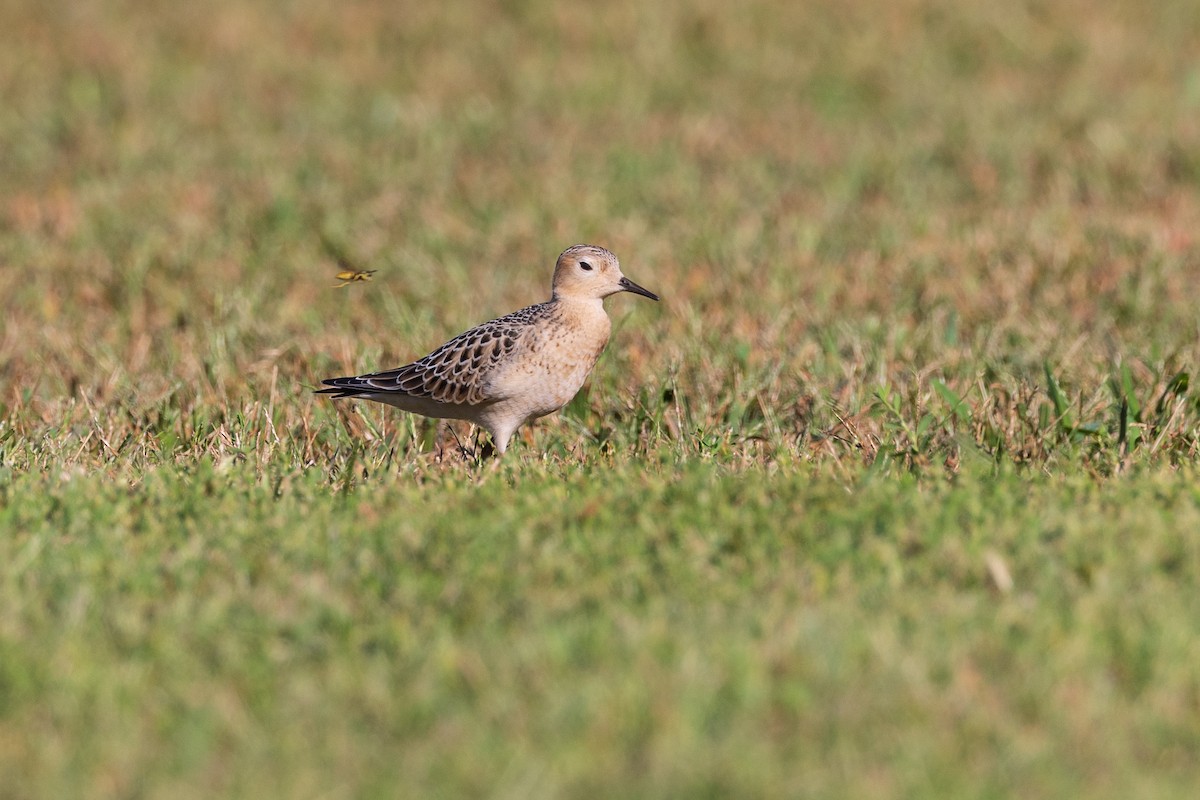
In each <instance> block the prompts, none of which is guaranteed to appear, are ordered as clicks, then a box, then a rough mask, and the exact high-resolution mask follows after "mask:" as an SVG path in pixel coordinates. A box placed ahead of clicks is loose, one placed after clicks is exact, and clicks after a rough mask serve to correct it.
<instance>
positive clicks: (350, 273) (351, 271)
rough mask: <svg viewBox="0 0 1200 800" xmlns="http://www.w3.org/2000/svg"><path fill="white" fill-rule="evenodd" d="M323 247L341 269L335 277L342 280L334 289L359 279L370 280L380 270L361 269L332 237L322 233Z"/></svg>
mask: <svg viewBox="0 0 1200 800" xmlns="http://www.w3.org/2000/svg"><path fill="white" fill-rule="evenodd" d="M321 247H322V248H323V249H324V250H325V252H326V254H328V255H329V256H330V257H331V258H333V260H334V261H336V262H337V265H338V269H339V270H341V271H340V272H339V273H338V274H337V275H335V276H334V277H335V278H337V280H339V281H341V283H339V284H338V285H337V286H334V287H333V288H334V289H340V288H342V287H343V286H349V285H350V284H352V283H355V282H358V281H369V280H371V276H372V275H374V274H375V273H376V272H378V271H379V270H375V269H359V268H358V266H357V265H356V264H355V263H354V262H353V261H351V260H350V258H349V257H348V256H347V255H346V253H345V252H344V251H343V250H342V248H341V247H339V246H338V245H337V244H336V243H335V242H334V241H333V240H332V239H330V238H328V237H326V236H325V235H324V234H322V235H321Z"/></svg>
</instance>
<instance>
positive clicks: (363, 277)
mask: <svg viewBox="0 0 1200 800" xmlns="http://www.w3.org/2000/svg"><path fill="white" fill-rule="evenodd" d="M378 271H379V270H375V269H344V270H342V271H341V272H339V273H338V274H337V275H335V276H334V277H335V278H337V279H338V280H339V281H341V283H339V284H338V285H337V286H334V287H333V288H334V289H340V288H342V287H343V286H349V285H350V284H352V283H354V282H355V281H369V280H371V276H372V275H374V274H375V273H376V272H378Z"/></svg>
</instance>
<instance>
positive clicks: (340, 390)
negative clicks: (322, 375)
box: [313, 378, 372, 400]
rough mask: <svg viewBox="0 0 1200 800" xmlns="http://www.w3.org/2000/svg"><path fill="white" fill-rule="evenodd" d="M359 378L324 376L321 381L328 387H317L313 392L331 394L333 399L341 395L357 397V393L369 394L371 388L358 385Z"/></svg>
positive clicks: (359, 382)
mask: <svg viewBox="0 0 1200 800" xmlns="http://www.w3.org/2000/svg"><path fill="white" fill-rule="evenodd" d="M361 380H362V379H361V378H326V379H325V380H323V381H321V383H323V384H325V385H326V386H328V387H330V388H328V389H317V390H315V391H314V392H313V394H331V395H333V399H334V400H337V399H339V398H342V397H358V396H359V395H364V394H370V393H371V391H372V390H371V389H369V388H367V387H364V386H362V385H360V384H361Z"/></svg>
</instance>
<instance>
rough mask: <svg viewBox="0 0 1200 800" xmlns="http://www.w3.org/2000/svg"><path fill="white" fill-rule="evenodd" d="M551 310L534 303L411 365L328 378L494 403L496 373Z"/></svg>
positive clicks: (444, 399)
mask: <svg viewBox="0 0 1200 800" xmlns="http://www.w3.org/2000/svg"><path fill="white" fill-rule="evenodd" d="M550 312H551V309H550V304H549V303H539V304H538V305H534V306H529V307H528V308H523V309H521V310H520V311H514V312H513V313H511V314H508V315H506V316H503V317H499V318H498V319H494V320H491V321H490V322H485V323H483V324H482V325H477V326H476V327H474V328H471V329H470V330H469V331H466V332H464V333H460V334H459V335H458V336H455V337H454V338H453V339H451V340H450V341H448V342H446V343H445V344H444V345H442V346H441V347H439V348H438V349H436V350H434V351H433V352H432V353H430V354H429V355H427V356H425V357H424V358H421V359H418V360H417V361H414V362H412V363H411V364H406V365H404V366H403V367H397V368H396V369H391V370H386V371H383V372H373V373H371V374H369V375H360V376H358V377H356V378H340V379H337V382H336V383H333V382H331V381H326V383H330V384H331V385H333V386H337V387H339V388H344V389H350V390H353V391H355V392H356V393H357V392H366V393H380V394H387V393H397V394H404V395H409V396H412V397H423V398H428V399H430V400H435V401H437V402H439V403H456V404H466V405H481V404H484V403H489V402H494V401H496V400H500V399H502V398H500V397H493V396H489V392H488V389H489V380H488V379H489V377H490V375H491V373H492V372H493V370H494V369H495V367H496V365H498V364H500V363H501V362H503V361H504V360H505V359H506V358H508V357H509V356H511V355H512V354H513V352H515V351H516V349H517V345H518V343H519V342H520V339H521V335H522V334H523V333H524V332H525V331H526V330H527V329H528V328H529V326H530V325H531V324H533V323H535V322H537V321H539V320H541V319H543V318H545V317H547V316H548V315H549V314H550Z"/></svg>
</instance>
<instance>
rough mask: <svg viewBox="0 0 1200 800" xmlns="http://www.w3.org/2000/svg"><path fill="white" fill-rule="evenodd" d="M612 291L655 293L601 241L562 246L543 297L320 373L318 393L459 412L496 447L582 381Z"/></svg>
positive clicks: (602, 338) (595, 354)
mask: <svg viewBox="0 0 1200 800" xmlns="http://www.w3.org/2000/svg"><path fill="white" fill-rule="evenodd" d="M617 292H633V293H634V294H640V295H642V296H643V297H649V298H650V299H651V300H658V295H656V294H655V293H654V292H651V291H650V290H648V289H644V288H642V287H641V286H638V285H637V284H636V283H634V282H633V281H631V280H629V279H628V278H626V277H625V276H624V275H622V274H621V264H620V262H618V261H617V257H616V256H615V255H613V254H612V253H610V252H609V251H608V250H605V249H604V248H603V247H597V246H595V245H590V244H577V245H575V246H573V247H568V248H567V249H566V250H564V251H563V253H562V255H560V256H559V257H558V263H556V264H555V265H554V280H553V283H552V285H551V294H550V299H549V300H547V301H546V302H544V303H538V304H537V305H532V306H529V307H528V308H523V309H521V310H520V311H514V312H513V313H511V314H507V315H505V316H503V317H499V318H497V319H494V320H492V321H490V322H485V323H483V324H482V325H478V326H476V327H474V328H471V329H470V330H469V331H466V332H465V333H461V334H459V335H458V336H455V337H454V338H453V339H451V340H450V341H448V342H446V343H445V344H444V345H442V346H441V347H439V348H438V349H436V350H434V351H433V352H432V353H430V354H429V355H427V356H425V357H424V358H421V359H418V360H417V361H414V362H412V363H411V364H406V365H405V366H403V367H397V368H396V369H390V370H386V371H384V372H372V373H369V374H367V375H358V376H354V377H347V378H330V379H328V380H325V381H322V383H324V384H326V385H327V386H330V387H332V388H329V389H320V390H318V393H319V394H324V393H329V394H333V395H334V397H362V398H365V399H367V400H376V401H378V402H380V403H387V404H389V405H393V406H396V407H397V408H400V409H403V410H405V411H411V412H413V413H415V414H423V415H425V416H427V417H437V418H440V419H463V420H468V421H470V422H473V423H475V424H476V425H480V426H482V427H483V428H484V429H486V430H487V432H488V433H490V434H491V436H492V442H493V443H494V444H495V447H496V452H497V453H498V454H503V453H504V451H505V450H506V449H507V448H508V442H509V439H510V438H512V435H513V432H514V431H516V429H517V428H519V427H520V426H521V425H523V424H524V423H526V422H528V421H530V420H532V419H537V418H538V417H542V416H545V415H546V414H550V413H552V412H554V411H557V410H558V409H560V408H562V407H563V406H564V405H566V404H567V402H568V401H569V400H570V399H571V398H572V397H574V396H575V393H576V392H578V391H579V389H580V388H581V387H582V386H583V382H584V380H585V379H586V378H587V376H588V373H590V372H591V371H592V367H594V366H595V365H596V360H597V359H598V358H599V357H600V354H601V353H602V352H604V346H605V345H606V344H608V336H609V333H610V332H611V330H612V323H611V322H610V321H609V319H608V314H607V313H606V312H605V311H604V298H606V297H608V296H609V295H612V294H616V293H617Z"/></svg>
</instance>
